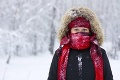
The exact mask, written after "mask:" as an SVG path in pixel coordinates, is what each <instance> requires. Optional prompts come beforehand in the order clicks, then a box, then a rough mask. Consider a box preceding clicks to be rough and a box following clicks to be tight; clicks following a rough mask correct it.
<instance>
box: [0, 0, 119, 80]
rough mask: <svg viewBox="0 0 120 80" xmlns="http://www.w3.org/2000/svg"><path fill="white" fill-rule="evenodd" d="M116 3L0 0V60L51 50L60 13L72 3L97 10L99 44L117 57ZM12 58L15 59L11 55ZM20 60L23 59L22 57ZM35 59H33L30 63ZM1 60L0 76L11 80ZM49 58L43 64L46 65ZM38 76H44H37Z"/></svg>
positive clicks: (110, 0)
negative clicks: (101, 33) (101, 37)
mask: <svg viewBox="0 0 120 80" xmlns="http://www.w3.org/2000/svg"><path fill="white" fill-rule="evenodd" d="M119 5H120V0H0V60H2V59H3V58H5V63H10V64H12V61H11V62H10V60H11V57H18V58H23V57H26V56H27V57H28V56H29V57H31V56H42V55H43V54H47V55H49V54H54V51H55V50H56V49H57V48H58V47H59V41H58V39H57V34H56V33H57V30H58V28H59V25H60V19H61V16H62V15H63V14H64V13H65V11H66V10H67V9H69V8H71V7H74V6H86V7H89V8H91V9H92V10H93V11H94V12H95V13H96V14H97V16H98V18H99V19H100V21H101V23H102V27H103V29H104V34H105V42H104V44H103V46H102V47H104V48H105V50H106V52H107V54H108V56H109V58H111V59H115V60H119V59H120V16H119V15H120V6H119ZM47 55H46V56H47ZM49 56H50V55H49ZM44 58H46V57H44ZM47 59H48V60H51V59H52V57H51V56H50V58H48V57H47ZM16 60H18V61H19V59H16V58H15V61H16ZM22 60H23V62H24V59H22ZM25 60H26V59H25ZM28 60H29V59H28ZM38 60H39V59H35V60H33V64H34V63H35V62H34V61H38ZM40 60H41V61H42V60H43V59H42V58H41V59H40ZM30 61H32V60H31V59H30ZM3 62H4V61H3ZM3 62H2V61H1V64H2V66H3V68H0V71H2V70H3V69H4V71H2V72H1V73H0V79H1V78H2V80H13V79H10V78H9V79H7V78H8V77H7V78H6V79H5V76H6V73H7V72H6V71H7V69H8V66H7V67H6V64H4V65H3ZM46 62H48V61H47V60H46ZM50 62H51V61H49V63H48V65H47V66H50ZM28 63H29V61H28ZM38 63H39V62H38ZM36 64H37V62H36ZM40 65H42V64H40ZM0 66H1V65H0ZM4 67H5V68H4ZM119 67H120V66H119ZM15 68H16V67H15ZM30 71H31V69H30V70H28V71H26V75H27V79H21V80H28V78H29V76H30V74H31V73H30ZM116 71H117V70H116ZM47 72H48V71H47ZM47 72H46V74H48V73H47ZM36 74H37V73H36ZM38 74H39V73H38ZM1 75H2V76H1ZM8 75H9V74H8ZM29 79H31V80H35V79H32V78H29ZM14 80H18V79H14ZM36 80H38V79H36ZM39 80H45V79H42V78H39ZM116 80H117V79H116Z"/></svg>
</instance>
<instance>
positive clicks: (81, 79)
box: [48, 48, 113, 80]
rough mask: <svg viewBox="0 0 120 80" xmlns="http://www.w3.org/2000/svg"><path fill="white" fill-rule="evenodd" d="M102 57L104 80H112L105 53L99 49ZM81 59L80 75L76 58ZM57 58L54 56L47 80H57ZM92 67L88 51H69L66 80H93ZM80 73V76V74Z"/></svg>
mask: <svg viewBox="0 0 120 80" xmlns="http://www.w3.org/2000/svg"><path fill="white" fill-rule="evenodd" d="M101 51H102V57H103V62H104V66H103V67H104V80H113V75H112V72H111V68H110V64H109V60H108V57H107V55H106V52H105V50H104V49H102V48H101ZM80 57H82V58H81V62H82V73H81V72H80V70H79V67H80V66H79V65H78V64H79V63H81V62H79V61H80V60H78V58H80ZM58 59H59V56H58V54H57V53H55V54H54V57H53V60H52V63H51V67H50V71H49V76H48V80H57V64H58ZM94 72H95V71H94V66H93V63H92V59H91V57H90V49H85V50H74V49H70V55H69V58H68V65H67V73H66V78H67V79H66V80H95V73H94ZM80 73H81V74H80Z"/></svg>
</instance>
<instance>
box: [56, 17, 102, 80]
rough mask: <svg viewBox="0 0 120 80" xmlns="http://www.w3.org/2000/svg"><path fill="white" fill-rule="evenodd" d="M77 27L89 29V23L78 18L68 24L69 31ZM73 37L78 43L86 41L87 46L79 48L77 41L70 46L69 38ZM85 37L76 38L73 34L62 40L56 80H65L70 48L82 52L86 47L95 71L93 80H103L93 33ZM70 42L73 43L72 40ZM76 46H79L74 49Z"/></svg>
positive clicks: (98, 50)
mask: <svg viewBox="0 0 120 80" xmlns="http://www.w3.org/2000/svg"><path fill="white" fill-rule="evenodd" d="M77 26H79V27H81V26H82V27H83V26H84V27H87V28H90V23H89V21H87V20H86V19H85V18H83V17H78V18H76V19H75V20H73V21H71V23H70V24H69V28H70V29H71V28H72V27H77ZM81 34H82V33H81ZM75 36H77V37H78V38H77V39H76V40H78V41H79V42H81V40H86V41H88V42H87V43H86V44H88V45H87V46H85V45H86V44H84V46H83V45H82V46H81V44H79V42H78V41H75V42H73V43H75V44H73V46H71V44H72V42H71V39H72V38H71V37H75ZM85 37H86V35H84V34H82V35H81V36H78V35H75V34H69V35H68V36H65V37H63V38H62V40H61V43H60V46H62V51H61V55H60V57H59V60H58V72H57V73H58V80H66V68H67V64H68V56H69V52H70V48H73V49H79V50H82V49H86V48H88V47H90V56H91V59H92V62H93V65H94V69H95V80H104V79H103V59H102V55H101V51H100V47H99V44H98V41H97V40H96V39H95V37H96V35H95V34H94V33H93V35H92V36H89V37H87V39H86V38H85ZM72 41H74V38H73V40H72ZM77 42H78V43H77ZM89 43H90V44H89ZM76 44H77V45H79V46H78V47H76Z"/></svg>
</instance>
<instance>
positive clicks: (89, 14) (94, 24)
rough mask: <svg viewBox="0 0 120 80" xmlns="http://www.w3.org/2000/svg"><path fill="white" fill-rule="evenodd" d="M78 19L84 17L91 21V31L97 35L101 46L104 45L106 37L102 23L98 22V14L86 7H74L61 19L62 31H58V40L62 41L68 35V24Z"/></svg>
mask: <svg viewBox="0 0 120 80" xmlns="http://www.w3.org/2000/svg"><path fill="white" fill-rule="evenodd" d="M77 17H84V18H86V19H87V20H89V21H90V25H91V30H92V31H93V32H94V33H95V34H96V38H97V40H98V42H99V45H102V43H103V40H104V36H103V31H102V28H101V23H100V21H99V20H98V18H97V16H96V14H95V13H94V12H93V11H92V10H90V9H89V8H86V7H74V8H71V9H69V10H68V11H67V12H66V13H65V14H64V15H63V17H62V19H61V25H60V29H59V31H58V38H59V40H60V41H61V39H62V38H63V37H64V36H65V35H66V33H67V31H68V24H69V23H70V22H71V21H72V20H73V19H75V18H77Z"/></svg>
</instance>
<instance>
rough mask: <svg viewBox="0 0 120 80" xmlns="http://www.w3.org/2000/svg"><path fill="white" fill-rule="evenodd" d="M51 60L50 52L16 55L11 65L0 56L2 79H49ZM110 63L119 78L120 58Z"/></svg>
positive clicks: (115, 77)
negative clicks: (35, 54)
mask: <svg viewBox="0 0 120 80" xmlns="http://www.w3.org/2000/svg"><path fill="white" fill-rule="evenodd" d="M109 59H110V58H109ZM51 60H52V55H50V54H49V53H46V54H43V55H41V56H37V57H35V56H34V57H33V56H32V57H20V58H18V57H17V58H16V57H14V58H11V61H10V64H9V65H8V64H6V63H5V62H6V59H5V58H2V59H1V58H0V80H47V77H48V72H49V67H50V63H51ZM110 64H111V68H112V72H113V75H114V80H119V79H120V69H119V68H120V59H119V60H113V59H110Z"/></svg>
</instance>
